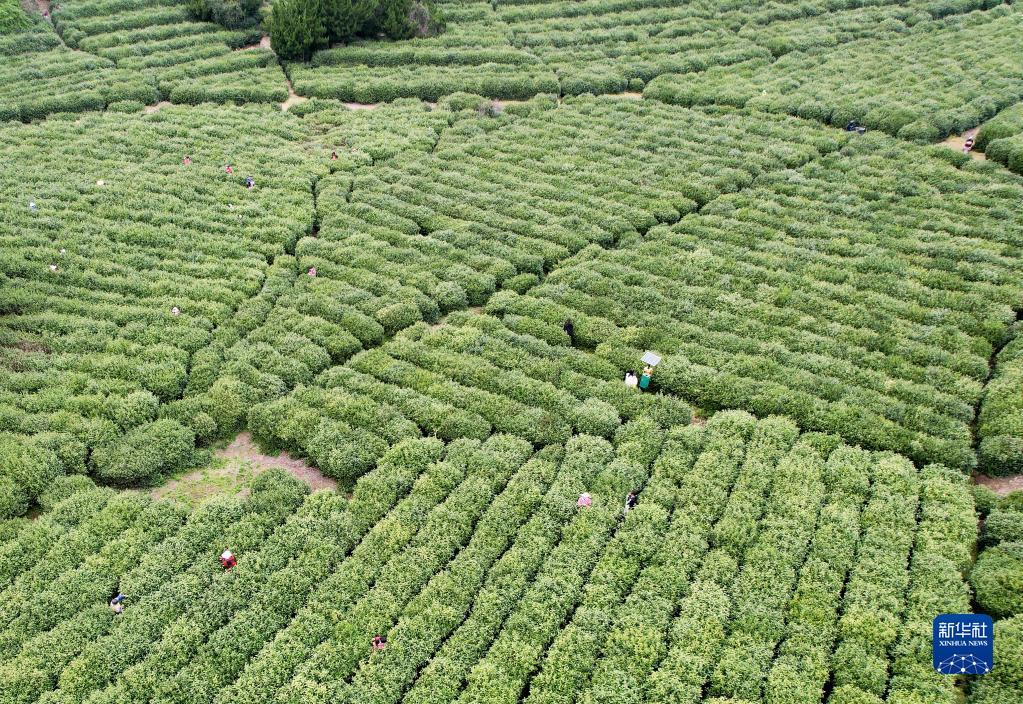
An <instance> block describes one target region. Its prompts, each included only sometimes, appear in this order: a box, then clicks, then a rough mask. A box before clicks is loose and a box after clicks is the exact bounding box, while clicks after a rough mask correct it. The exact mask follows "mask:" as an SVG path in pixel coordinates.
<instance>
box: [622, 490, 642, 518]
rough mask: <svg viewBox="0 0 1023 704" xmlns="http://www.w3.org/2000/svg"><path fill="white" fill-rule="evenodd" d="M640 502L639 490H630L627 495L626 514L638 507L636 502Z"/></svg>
mask: <svg viewBox="0 0 1023 704" xmlns="http://www.w3.org/2000/svg"><path fill="white" fill-rule="evenodd" d="M638 503H639V491H638V490H637V491H630V492H629V494H628V496H626V497H625V515H628V513H629V511H630V510H632V509H634V508H636V504H638Z"/></svg>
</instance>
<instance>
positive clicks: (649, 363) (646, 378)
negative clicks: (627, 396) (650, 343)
mask: <svg viewBox="0 0 1023 704" xmlns="http://www.w3.org/2000/svg"><path fill="white" fill-rule="evenodd" d="M641 360H642V362H643V363H644V364H645V365H646V366H645V367H643V374H642V375H641V376H640V377H639V388H641V389H644V390H646V389H648V388H650V379H652V378H653V376H654V368H655V367H656V366H657V365H658V364H660V363H661V357H660V355H657V354H655V353H653V352H651V351H650V350H647V351H646V352H644V353H643V356H642V358H641Z"/></svg>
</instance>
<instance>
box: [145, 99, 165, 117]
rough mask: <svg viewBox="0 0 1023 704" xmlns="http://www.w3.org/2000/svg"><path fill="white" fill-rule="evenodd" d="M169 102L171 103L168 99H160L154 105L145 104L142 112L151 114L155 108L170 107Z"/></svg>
mask: <svg viewBox="0 0 1023 704" xmlns="http://www.w3.org/2000/svg"><path fill="white" fill-rule="evenodd" d="M170 104H171V103H170V101H169V100H161V101H160V102H159V103H157V104H156V105H147V106H146V107H144V108H142V114H144V115H152V114H153V113H154V112H156V111H157V110H159V109H161V108H166V107H170Z"/></svg>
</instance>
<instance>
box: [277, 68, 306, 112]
mask: <svg viewBox="0 0 1023 704" xmlns="http://www.w3.org/2000/svg"><path fill="white" fill-rule="evenodd" d="M284 83H285V84H286V85H287V86H288V99H287V100H285V101H284V102H283V103H281V110H284V111H285V112H287V111H288V108H290V107H291V106H292V105H298V104H299V103H304V102H305V101H307V100H309V98H303V97H302V96H301V95H299V94H298V93H296V92H295V86H293V85H291V79H290V78H288V77H287V76H285V77H284Z"/></svg>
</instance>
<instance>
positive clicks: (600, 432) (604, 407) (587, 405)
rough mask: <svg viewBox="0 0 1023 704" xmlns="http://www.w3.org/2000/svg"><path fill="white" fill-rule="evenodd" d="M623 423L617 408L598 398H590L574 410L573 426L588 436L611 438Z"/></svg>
mask: <svg viewBox="0 0 1023 704" xmlns="http://www.w3.org/2000/svg"><path fill="white" fill-rule="evenodd" d="M621 422H622V419H621V418H619V417H618V411H617V410H615V407H614V406H612V405H611V404H610V403H607V402H605V401H601V400H600V399H597V398H588V399H586V400H585V401H583V402H582V403H580V404H579V405H578V406H576V407H575V408H574V409H573V410H572V425H574V426H575V429H576V432H579V433H584V434H586V435H597V436H600V437H605V438H610V437H612V436H613V435H614V433H615V431H616V430H617V429H618V426H619V425H621Z"/></svg>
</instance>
